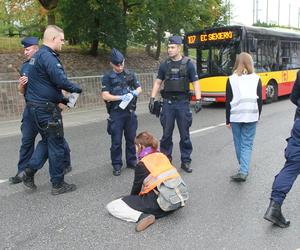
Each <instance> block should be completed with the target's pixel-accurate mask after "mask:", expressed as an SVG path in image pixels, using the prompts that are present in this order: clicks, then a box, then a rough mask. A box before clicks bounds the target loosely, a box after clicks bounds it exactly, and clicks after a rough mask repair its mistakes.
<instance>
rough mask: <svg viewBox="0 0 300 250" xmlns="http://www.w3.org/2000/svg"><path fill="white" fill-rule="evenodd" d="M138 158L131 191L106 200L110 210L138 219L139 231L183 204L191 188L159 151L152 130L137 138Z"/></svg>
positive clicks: (119, 215)
mask: <svg viewBox="0 0 300 250" xmlns="http://www.w3.org/2000/svg"><path fill="white" fill-rule="evenodd" d="M135 145H136V148H137V153H138V158H139V162H138V164H137V167H136V168H135V176H134V182H133V186H132V190H131V195H128V196H125V197H123V198H120V199H117V200H114V201H112V202H110V203H109V204H107V206H106V208H107V210H108V212H109V213H110V214H111V215H113V216H115V217H117V218H119V219H121V220H125V221H129V222H137V224H136V228H135V229H136V231H137V232H140V231H143V230H144V229H146V228H147V227H148V226H150V225H151V224H153V223H154V222H155V219H156V218H161V217H164V216H166V215H168V214H170V213H171V212H172V211H174V210H176V209H178V208H180V207H183V206H184V204H185V201H186V200H187V199H188V191H187V187H186V185H185V183H184V182H183V180H182V179H181V177H180V175H179V173H178V172H177V170H176V168H175V167H174V166H172V165H171V163H170V161H169V159H168V158H167V157H166V156H165V155H164V154H162V153H160V152H159V151H158V149H157V148H158V141H157V139H155V138H154V137H153V136H152V135H151V134H150V133H148V132H142V133H140V134H139V135H138V136H137V137H136V138H135Z"/></svg>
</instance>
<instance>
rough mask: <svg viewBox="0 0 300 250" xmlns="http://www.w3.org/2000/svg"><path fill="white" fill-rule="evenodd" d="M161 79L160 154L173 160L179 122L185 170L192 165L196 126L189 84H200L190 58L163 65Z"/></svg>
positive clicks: (173, 40)
mask: <svg viewBox="0 0 300 250" xmlns="http://www.w3.org/2000/svg"><path fill="white" fill-rule="evenodd" d="M170 43H174V44H181V38H180V37H177V36H175V37H172V38H171V40H170ZM157 78H158V79H160V80H162V81H164V89H163V92H162V93H163V94H162V97H163V105H162V112H161V114H160V122H161V125H162V127H163V136H162V138H161V140H160V150H161V152H162V153H164V154H166V155H167V156H168V158H169V159H170V160H172V150H173V141H172V135H173V130H174V125H175V121H176V122H177V127H178V130H179V134H180V142H179V146H180V152H181V163H182V166H184V165H185V164H190V163H191V161H192V160H191V153H192V150H193V146H192V142H191V139H190V133H189V128H190V126H191V125H192V112H191V111H190V106H189V105H190V96H189V83H190V82H195V81H197V80H198V76H197V73H196V69H195V67H194V65H193V63H192V62H191V61H190V59H188V58H187V57H182V59H181V60H179V61H173V60H171V59H167V60H166V61H165V62H163V63H162V64H161V65H160V67H159V71H158V75H157Z"/></svg>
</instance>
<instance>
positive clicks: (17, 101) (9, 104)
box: [0, 73, 156, 121]
mask: <svg viewBox="0 0 300 250" xmlns="http://www.w3.org/2000/svg"><path fill="white" fill-rule="evenodd" d="M155 76H156V75H155V74H154V73H143V74H137V79H138V80H139V81H140V83H141V85H142V89H143V92H142V94H141V95H140V96H139V98H138V102H139V103H143V102H148V100H149V96H150V92H151V89H152V84H153V80H154V77H155ZM101 78H102V76H84V77H70V78H69V79H70V80H71V81H72V82H75V83H78V84H79V85H80V86H81V87H82V89H83V92H82V94H81V95H80V97H79V98H78V102H77V104H76V108H75V109H72V110H71V111H70V112H76V111H79V110H80V111H81V110H90V109H97V108H102V107H104V101H103V99H102V98H101V97H100V93H101V84H100V82H101ZM17 85H18V82H17V81H0V121H6V120H14V119H20V117H21V115H22V112H23V109H24V105H25V102H24V97H23V95H20V94H19V93H18V91H17Z"/></svg>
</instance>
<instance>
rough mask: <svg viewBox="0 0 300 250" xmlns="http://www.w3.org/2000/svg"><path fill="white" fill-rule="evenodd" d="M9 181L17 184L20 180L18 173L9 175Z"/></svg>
mask: <svg viewBox="0 0 300 250" xmlns="http://www.w3.org/2000/svg"><path fill="white" fill-rule="evenodd" d="M8 180H9V183H10V184H19V183H21V182H22V177H21V176H19V174H16V175H15V176H13V177H9V179H8Z"/></svg>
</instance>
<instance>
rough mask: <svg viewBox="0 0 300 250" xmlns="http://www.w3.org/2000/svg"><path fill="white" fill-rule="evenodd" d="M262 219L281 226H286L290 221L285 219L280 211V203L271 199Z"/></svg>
mask: <svg viewBox="0 0 300 250" xmlns="http://www.w3.org/2000/svg"><path fill="white" fill-rule="evenodd" d="M264 219H265V220H268V221H270V222H272V223H274V224H275V225H277V226H279V227H282V228H286V227H288V226H289V225H290V221H288V220H286V219H285V218H284V216H283V215H282V213H281V205H280V204H278V203H276V202H275V201H273V200H271V201H270V205H269V207H268V209H267V211H266V213H265V215H264Z"/></svg>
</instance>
